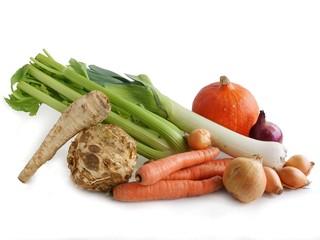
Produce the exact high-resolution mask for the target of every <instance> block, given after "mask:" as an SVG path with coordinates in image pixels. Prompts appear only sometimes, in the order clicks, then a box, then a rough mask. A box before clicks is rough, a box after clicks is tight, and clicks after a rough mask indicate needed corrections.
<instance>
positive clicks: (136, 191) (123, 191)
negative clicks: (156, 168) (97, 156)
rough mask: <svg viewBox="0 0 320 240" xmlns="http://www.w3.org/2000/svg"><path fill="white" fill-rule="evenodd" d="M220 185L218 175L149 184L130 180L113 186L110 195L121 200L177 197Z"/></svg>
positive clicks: (220, 180)
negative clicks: (195, 179)
mask: <svg viewBox="0 0 320 240" xmlns="http://www.w3.org/2000/svg"><path fill="white" fill-rule="evenodd" d="M222 187H223V181H222V177H220V176H215V177H212V178H209V179H205V180H201V181H192V180H160V181H158V182H156V183H154V184H151V185H142V184H140V183H139V182H130V183H123V184H119V185H117V186H115V187H114V188H113V190H112V196H113V198H114V199H116V200H118V201H123V202H137V201H150V200H163V199H178V198H183V197H192V196H199V195H204V194H208V193H212V192H215V191H217V190H219V189H220V188H222Z"/></svg>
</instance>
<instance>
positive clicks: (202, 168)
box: [164, 158, 233, 180]
mask: <svg viewBox="0 0 320 240" xmlns="http://www.w3.org/2000/svg"><path fill="white" fill-rule="evenodd" d="M232 159H233V158H220V159H213V160H210V161H208V162H204V163H200V164H198V165H195V166H191V167H188V168H183V169H181V170H178V171H176V172H173V173H171V174H169V175H168V176H166V177H165V178H164V180H183V179H185V180H202V179H206V178H210V177H214V176H217V175H218V176H223V172H224V170H225V168H226V166H227V164H228V163H229V162H230V161H231V160H232Z"/></svg>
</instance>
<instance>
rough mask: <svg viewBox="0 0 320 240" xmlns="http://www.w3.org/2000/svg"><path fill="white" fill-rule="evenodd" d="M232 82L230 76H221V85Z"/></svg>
mask: <svg viewBox="0 0 320 240" xmlns="http://www.w3.org/2000/svg"><path fill="white" fill-rule="evenodd" d="M229 82H230V80H229V78H227V77H226V76H221V77H220V84H221V85H226V84H228V83H229Z"/></svg>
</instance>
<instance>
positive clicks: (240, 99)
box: [192, 76, 260, 136]
mask: <svg viewBox="0 0 320 240" xmlns="http://www.w3.org/2000/svg"><path fill="white" fill-rule="evenodd" d="M192 111H194V112H196V113H198V114H200V115H202V116H204V117H206V118H208V119H210V120H212V121H214V122H216V123H218V124H220V125H222V126H224V127H226V128H229V129H230V130H233V131H235V132H237V133H240V134H242V135H245V136H249V132H250V129H251V127H252V126H253V125H254V124H255V123H256V121H257V119H258V116H259V112H260V110H259V106H258V104H257V101H256V99H255V98H254V96H253V95H252V94H251V92H249V91H248V90H247V89H246V88H244V87H242V86H240V85H239V84H236V83H232V82H230V81H229V79H228V78H227V77H226V76H221V77H220V82H215V83H211V84H209V85H207V86H205V87H204V88H202V89H201V90H200V91H199V93H198V94H197V95H196V97H195V98H194V101H193V104H192Z"/></svg>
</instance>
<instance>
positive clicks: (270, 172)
mask: <svg viewBox="0 0 320 240" xmlns="http://www.w3.org/2000/svg"><path fill="white" fill-rule="evenodd" d="M263 169H264V172H265V174H266V177H267V185H266V190H265V192H266V193H271V194H277V195H280V194H281V193H282V192H283V186H282V183H281V180H280V177H279V175H278V174H277V172H276V170H274V169H273V168H271V167H267V166H264V167H263Z"/></svg>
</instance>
